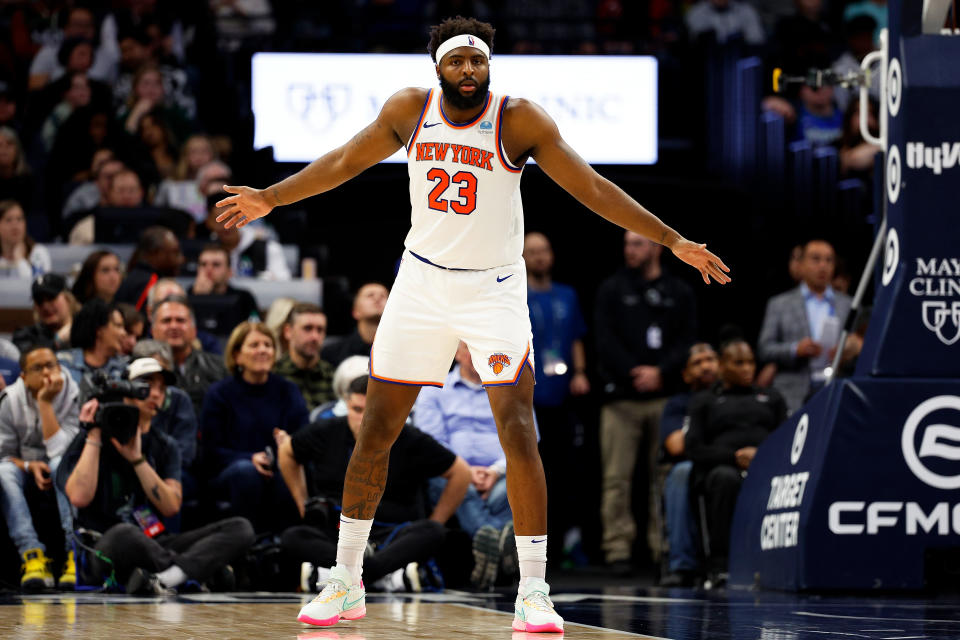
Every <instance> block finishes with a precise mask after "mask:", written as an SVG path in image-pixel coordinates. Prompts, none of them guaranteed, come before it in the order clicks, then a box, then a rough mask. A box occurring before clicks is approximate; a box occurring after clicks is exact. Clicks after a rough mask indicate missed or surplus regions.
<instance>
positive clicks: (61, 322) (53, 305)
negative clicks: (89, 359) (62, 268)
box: [13, 273, 78, 352]
mask: <svg viewBox="0 0 960 640" xmlns="http://www.w3.org/2000/svg"><path fill="white" fill-rule="evenodd" d="M30 293H31V295H32V297H33V316H34V318H36V320H37V322H36V323H35V324H31V325H29V326H26V327H20V328H19V329H17V330H16V331H14V332H13V344H15V345H16V346H17V348H18V349H20V351H21V352H22V351H23V350H24V349H26V348H27V347H28V346H30V345H31V344H33V343H34V342H52V343H53V346H54V349H56V350H57V351H59V350H61V349H68V348H70V330H71V327H72V325H73V314H74V312H75V311H77V310H78V309H77V301H76V300H75V299H74V297H73V294H72V293H70V291H68V290H67V281H66V280H65V279H64V277H63V276H61V275H59V274H56V273H47V274H44V275H42V276H40V277H38V278H36V279H35V280H34V281H33V285H32V286H31V287H30Z"/></svg>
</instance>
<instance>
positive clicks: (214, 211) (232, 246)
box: [198, 167, 291, 280]
mask: <svg viewBox="0 0 960 640" xmlns="http://www.w3.org/2000/svg"><path fill="white" fill-rule="evenodd" d="M204 170H206V167H204V169H203V170H202V171H204ZM198 182H199V177H198ZM223 197H224V194H223V193H215V194H213V195H209V196H208V197H207V220H206V223H205V224H206V228H207V231H208V232H209V236H208V238H209V240H210V241H211V242H215V243H216V244H219V245H221V246H223V247H224V248H225V249H227V251H229V252H230V268H231V269H232V270H233V273H234V274H236V275H238V276H241V277H244V278H253V277H256V278H262V279H264V280H289V279H290V277H291V276H290V267H289V266H288V265H287V259H286V257H285V256H284V255H283V246H282V245H281V244H280V243H279V242H277V241H276V240H275V239H274V238H273V236H272V234H271V232H270V230H269V228H268V227H266V226H265V225H257V224H250V225H247V226H245V227H243V228H242V229H237V228H236V227H230V228H229V229H225V228H224V226H223V225H222V224H221V223H219V222H217V216H218V215H220V214H221V213H222V212H223V211H222V209H218V208H217V202H219V201H220V200H222V199H223Z"/></svg>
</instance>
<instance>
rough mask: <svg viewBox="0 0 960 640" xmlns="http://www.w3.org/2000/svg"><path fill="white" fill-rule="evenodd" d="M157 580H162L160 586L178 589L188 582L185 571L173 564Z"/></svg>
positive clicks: (158, 575) (159, 574)
mask: <svg viewBox="0 0 960 640" xmlns="http://www.w3.org/2000/svg"><path fill="white" fill-rule="evenodd" d="M157 579H158V580H160V584H162V585H163V586H165V587H178V586H180V585H181V584H183V583H184V582H186V581H187V574H185V573H184V572H183V569H181V568H180V567H178V566H177V565H175V564H172V565H170V566H169V567H167V568H166V569H164V570H163V571H161V572H159V573H158V574H157Z"/></svg>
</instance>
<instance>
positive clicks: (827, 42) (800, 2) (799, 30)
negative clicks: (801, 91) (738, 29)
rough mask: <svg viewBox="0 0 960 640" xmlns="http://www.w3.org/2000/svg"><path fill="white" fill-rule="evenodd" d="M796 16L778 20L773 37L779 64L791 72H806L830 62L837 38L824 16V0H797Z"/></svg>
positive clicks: (773, 58) (774, 51)
mask: <svg viewBox="0 0 960 640" xmlns="http://www.w3.org/2000/svg"><path fill="white" fill-rule="evenodd" d="M794 5H795V7H796V10H795V12H794V13H793V15H789V16H786V17H784V18H781V19H780V21H779V22H777V26H776V32H775V35H774V37H773V38H772V39H771V44H772V45H773V51H772V55H771V57H772V60H773V63H774V66H775V67H780V68H782V69H783V71H784V73H785V74H787V75H805V74H806V73H807V71H808V70H809V69H822V68H823V67H825V66H827V65H829V64H830V60H831V59H832V55H833V53H834V51H833V50H834V48H835V47H836V44H837V39H836V38H835V37H834V34H833V32H832V30H831V29H830V25H829V24H828V23H827V21H826V20H824V18H823V0H794Z"/></svg>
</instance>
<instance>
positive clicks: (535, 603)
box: [523, 591, 553, 613]
mask: <svg viewBox="0 0 960 640" xmlns="http://www.w3.org/2000/svg"><path fill="white" fill-rule="evenodd" d="M523 599H524V600H525V601H526V603H527V604H528V605H530V606H531V607H533V608H534V609H537V610H539V611H544V612H546V613H553V602H551V600H550V596H548V595H547V594H545V593H544V592H543V591H532V592H530V593H528V594H527V595H525V596H523Z"/></svg>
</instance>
